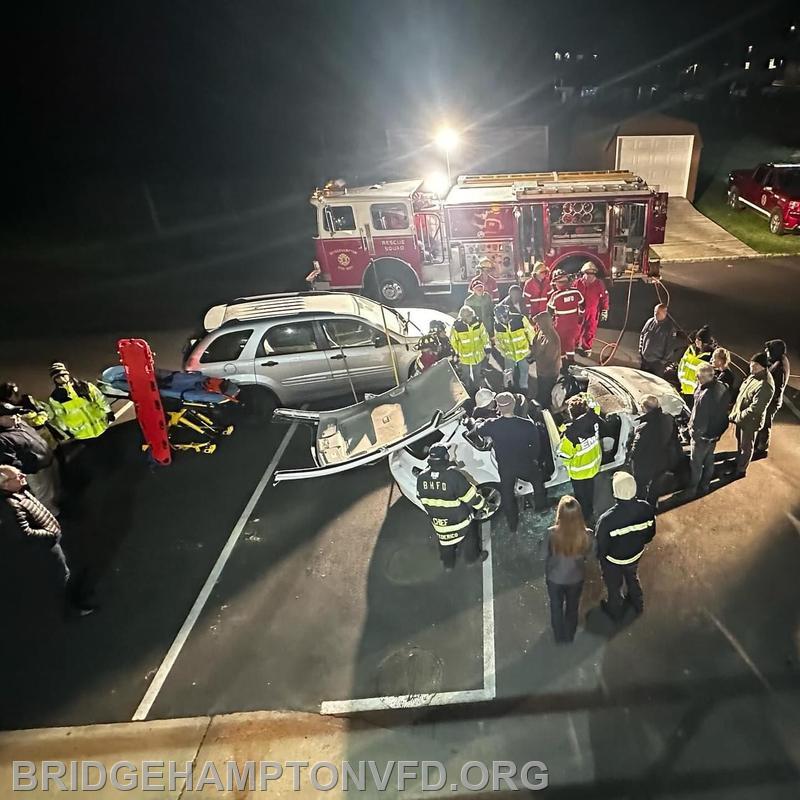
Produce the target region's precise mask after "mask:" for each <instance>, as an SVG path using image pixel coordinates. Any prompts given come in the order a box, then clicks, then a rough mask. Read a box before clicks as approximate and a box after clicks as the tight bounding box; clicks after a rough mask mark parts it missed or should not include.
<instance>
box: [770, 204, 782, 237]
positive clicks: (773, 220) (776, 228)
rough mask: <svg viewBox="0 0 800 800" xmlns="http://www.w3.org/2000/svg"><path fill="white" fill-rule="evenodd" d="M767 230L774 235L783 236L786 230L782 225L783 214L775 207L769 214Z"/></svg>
mask: <svg viewBox="0 0 800 800" xmlns="http://www.w3.org/2000/svg"><path fill="white" fill-rule="evenodd" d="M769 232H770V233H774V234H775V235H776V236H783V234H784V233H785V232H786V230H785V229H784V227H783V215H782V214H781V212H780V209H777V208H776V209H775V210H774V211H773V212H772V213H771V214H770V215H769Z"/></svg>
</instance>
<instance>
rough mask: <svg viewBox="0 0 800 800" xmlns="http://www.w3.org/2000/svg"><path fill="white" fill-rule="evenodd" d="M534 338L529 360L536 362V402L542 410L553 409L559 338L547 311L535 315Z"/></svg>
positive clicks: (557, 373) (559, 350) (558, 365)
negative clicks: (535, 328) (535, 329)
mask: <svg viewBox="0 0 800 800" xmlns="http://www.w3.org/2000/svg"><path fill="white" fill-rule="evenodd" d="M533 321H534V322H535V323H536V327H537V331H536V336H535V337H534V339H533V342H532V343H531V358H532V359H533V360H534V361H535V362H536V402H537V403H539V405H540V406H541V407H542V408H546V409H551V408H552V407H553V387H554V386H555V385H556V381H557V380H558V375H559V373H560V372H561V338H560V337H559V335H558V331H557V330H556V329H555V326H554V325H553V317H552V316H551V315H550V312H549V311H542V312H541V313H539V314H537V315H536V316H535V317H534V318H533Z"/></svg>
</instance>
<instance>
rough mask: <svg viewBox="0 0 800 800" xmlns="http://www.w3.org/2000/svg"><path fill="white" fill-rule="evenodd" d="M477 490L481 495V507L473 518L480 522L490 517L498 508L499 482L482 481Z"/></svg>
mask: <svg viewBox="0 0 800 800" xmlns="http://www.w3.org/2000/svg"><path fill="white" fill-rule="evenodd" d="M478 491H479V492H480V493H481V494H482V495H483V500H484V504H483V508H482V509H481V510H480V511H478V512H477V513H476V515H475V518H476V519H477V520H479V521H480V522H483V521H484V520H487V519H491V518H492V517H493V516H494V515H495V514H496V513H497V512H498V511H499V510H500V484H499V483H482V484H481V485H480V486H478Z"/></svg>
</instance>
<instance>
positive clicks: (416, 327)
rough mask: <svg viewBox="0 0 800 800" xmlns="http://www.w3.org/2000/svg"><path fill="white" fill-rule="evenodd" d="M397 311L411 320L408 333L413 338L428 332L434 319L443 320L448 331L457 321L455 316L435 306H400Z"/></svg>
mask: <svg viewBox="0 0 800 800" xmlns="http://www.w3.org/2000/svg"><path fill="white" fill-rule="evenodd" d="M396 311H397V312H398V313H400V314H402V315H403V317H405V319H407V320H408V321H409V325H408V332H407V333H406V335H407V336H408V337H409V338H412V339H416V338H418V337H419V336H422V335H423V334H426V333H428V331H429V330H430V325H431V322H433V321H434V320H438V321H439V322H443V323H444V325H445V327H446V328H447V331H448V333H449V332H450V328H451V327H452V325H453V323H454V322H455V321H456V319H455V317H453V316H451V315H450V314H447V313H445V312H444V311H436V309H433V308H398V309H396Z"/></svg>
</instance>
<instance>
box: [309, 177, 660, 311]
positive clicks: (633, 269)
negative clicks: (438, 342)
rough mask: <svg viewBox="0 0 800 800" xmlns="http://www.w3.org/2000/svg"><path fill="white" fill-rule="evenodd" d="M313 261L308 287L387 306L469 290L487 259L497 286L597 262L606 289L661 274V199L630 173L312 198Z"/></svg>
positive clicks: (338, 187) (337, 192) (340, 188)
mask: <svg viewBox="0 0 800 800" xmlns="http://www.w3.org/2000/svg"><path fill="white" fill-rule="evenodd" d="M311 204H312V205H313V206H314V207H315V208H316V212H317V236H316V237H315V247H316V260H315V265H314V270H313V271H312V273H311V274H310V275H309V276H308V279H309V280H310V281H312V282H314V283H315V284H316V285H319V286H320V288H326V289H346V290H350V291H352V290H353V289H356V290H359V289H360V290H364V291H366V292H367V293H369V294H371V295H373V296H374V297H376V298H377V299H379V300H381V301H382V302H385V303H390V304H392V303H400V302H402V301H404V300H406V298H407V297H408V295H409V294H412V293H414V292H416V291H419V290H422V291H424V292H426V293H428V294H443V293H449V292H451V291H452V289H453V287H454V286H459V285H462V286H463V285H465V284H468V283H469V281H470V280H471V279H472V278H473V277H474V276H475V274H476V272H477V268H478V263H479V262H480V261H481V260H482V259H483V258H489V260H490V261H491V262H492V264H493V267H494V276H495V278H496V279H497V281H498V283H500V284H505V285H508V284H511V283H515V282H517V281H519V280H523V279H524V278H525V277H526V276H527V275H528V274H529V272H530V269H531V266H532V264H533V262H534V261H544V263H545V264H547V266H548V267H550V268H556V267H559V268H561V269H565V270H567V271H568V272H577V271H578V269H579V268H580V266H581V265H582V264H583V263H585V262H586V261H592V262H594V263H595V264H596V265H597V267H598V269H599V271H600V273H601V275H602V276H603V277H605V278H606V279H607V280H619V279H623V278H625V279H627V278H630V277H635V278H644V277H647V276H651V277H652V276H656V275H658V262H657V260H655V259H653V258H652V257H651V254H650V250H649V247H650V245H651V244H659V243H661V242H663V241H664V230H665V227H666V216H667V195H666V193H662V192H658V191H657V190H654V189H652V188H651V187H649V186H648V185H647V184H646V183H645V181H644V180H642V179H641V178H640V177H638V176H636V175H634V174H633V173H631V172H627V171H616V172H545V173H515V174H503V175H462V176H460V177H459V178H458V180H457V181H456V183H455V185H454V186H453V187H452V188H451V189H450V190H449V192H448V193H447V195H446V197H445V198H444V199H441V198H439V197H437V196H436V195H435V194H434V193H432V192H428V191H425V189H424V186H423V181H422V180H409V181H393V182H384V183H379V184H374V185H372V186H365V187H358V188H353V189H348V188H347V187H346V186H344V185H343V184H341V183H337V184H329V185H327V186H326V187H325V188H324V189H318V190H316V191H315V192H314V194H313V195H312V197H311Z"/></svg>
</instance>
